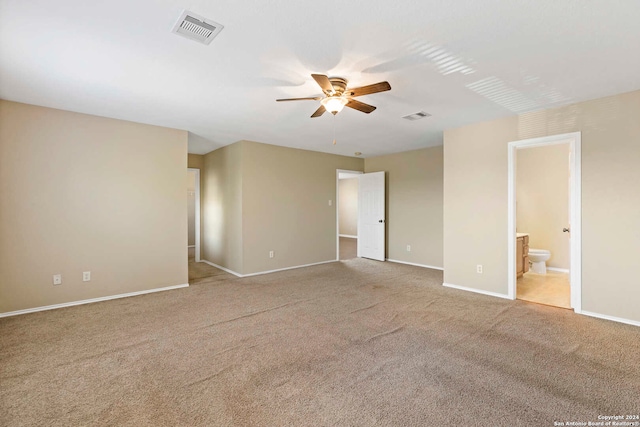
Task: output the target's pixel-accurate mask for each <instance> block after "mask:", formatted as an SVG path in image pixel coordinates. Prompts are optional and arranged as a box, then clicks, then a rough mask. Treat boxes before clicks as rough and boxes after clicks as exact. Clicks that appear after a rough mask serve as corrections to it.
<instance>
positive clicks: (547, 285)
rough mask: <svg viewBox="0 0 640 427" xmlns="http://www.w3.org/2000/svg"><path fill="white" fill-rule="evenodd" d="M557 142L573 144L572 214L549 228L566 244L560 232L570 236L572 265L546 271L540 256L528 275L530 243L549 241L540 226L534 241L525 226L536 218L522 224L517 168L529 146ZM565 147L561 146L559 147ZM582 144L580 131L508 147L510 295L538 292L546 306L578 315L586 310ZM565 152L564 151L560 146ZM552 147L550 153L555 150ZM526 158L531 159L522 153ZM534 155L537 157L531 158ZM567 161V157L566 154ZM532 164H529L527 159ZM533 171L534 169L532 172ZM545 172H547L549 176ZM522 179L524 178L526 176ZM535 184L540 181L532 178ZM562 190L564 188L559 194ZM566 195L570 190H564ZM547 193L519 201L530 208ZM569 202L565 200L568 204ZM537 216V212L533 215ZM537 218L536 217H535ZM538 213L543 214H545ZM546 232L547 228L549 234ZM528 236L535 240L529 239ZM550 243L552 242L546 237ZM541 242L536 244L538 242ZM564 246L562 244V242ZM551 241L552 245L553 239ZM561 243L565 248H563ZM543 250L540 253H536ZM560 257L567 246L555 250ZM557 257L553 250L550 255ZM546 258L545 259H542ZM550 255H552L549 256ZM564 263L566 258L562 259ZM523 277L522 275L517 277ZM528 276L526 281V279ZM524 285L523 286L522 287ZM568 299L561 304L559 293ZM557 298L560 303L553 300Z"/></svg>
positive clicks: (569, 250)
mask: <svg viewBox="0 0 640 427" xmlns="http://www.w3.org/2000/svg"><path fill="white" fill-rule="evenodd" d="M557 145H565V146H568V153H569V177H568V187H569V188H568V196H569V197H568V213H567V215H566V216H565V218H566V220H567V222H568V224H567V225H566V226H564V227H561V229H560V230H556V229H555V228H558V227H557V226H554V229H553V230H546V231H548V232H549V234H553V235H555V241H557V242H561V241H562V239H561V238H558V236H557V234H558V233H560V232H563V233H564V236H565V239H566V236H569V238H568V256H569V260H568V261H566V260H565V262H566V265H567V266H568V267H569V268H568V272H567V270H566V268H562V267H551V268H550V269H548V271H545V266H546V262H543V263H541V262H540V260H539V259H540V258H538V257H537V258H536V259H537V264H535V265H533V267H534V270H535V272H532V273H529V272H524V271H526V270H528V267H529V264H531V263H529V259H528V258H527V253H528V250H529V245H531V243H533V242H541V241H545V240H544V238H542V237H541V235H542V234H544V232H542V231H540V229H537V230H536V232H535V240H533V237H532V235H530V233H529V231H528V230H525V229H523V228H522V227H530V228H532V229H534V226H533V225H532V224H533V222H531V221H521V222H520V224H519V223H518V219H517V218H518V211H520V212H521V217H522V216H523V209H524V208H525V206H520V207H519V206H518V202H519V201H518V188H517V181H518V179H517V178H518V169H517V163H518V159H519V155H518V154H519V152H520V150H528V149H533V148H536V147H539V148H543V147H548V148H553V146H557ZM560 148H562V147H560ZM580 148H581V134H580V132H574V133H568V134H561V135H555V136H549V137H542V138H533V139H527V140H521V141H513V142H510V143H509V146H508V150H509V151H508V192H509V193H508V208H509V211H508V233H507V236H508V244H507V247H508V295H509V298H511V299H516V298H522V299H527V300H531V299H530V296H531V295H535V294H537V295H538V296H537V297H535V298H538V299H539V300H538V301H535V302H541V303H543V304H548V305H556V306H563V307H565V308H572V309H573V310H574V311H575V312H576V313H580V312H581V304H582V298H581V295H582V292H581V289H582V277H581V270H582V269H581V197H580V194H581V193H580V186H581V178H580V177H581V173H580ZM559 151H561V150H559ZM550 152H551V151H549V153H550ZM520 158H521V160H523V159H524V158H526V157H522V156H520ZM531 158H533V157H531ZM565 159H566V157H565ZM527 164H530V163H527ZM565 164H566V163H565ZM522 166H523V168H524V167H525V163H524V161H523V165H522ZM529 173H533V172H531V171H529ZM538 173H539V176H542V175H543V174H546V173H547V171H545V170H544V167H542V168H541V169H540V170H539V172H538ZM545 176H546V175H545ZM521 179H522V178H521ZM527 181H532V182H535V180H529V179H527ZM557 185H558V186H562V185H564V186H565V188H566V186H567V184H566V181H565V182H563V183H558V184H557ZM560 193H562V192H560ZM565 194H566V193H565ZM545 196H547V195H544V194H543V195H538V196H537V197H538V199H537V200H538V201H537V202H536V198H535V197H532V198H531V200H525V199H523V198H522V195H521V200H520V204H521V205H526V203H530V205H529V206H530V207H531V206H535V203H538V204H540V203H541V202H540V201H545V202H548V200H545V199H544V197H545ZM564 203H567V201H566V199H565V202H564ZM532 215H533V213H532ZM533 216H535V215H533ZM539 216H542V214H540V215H539ZM546 231H545V232H546ZM529 239H532V241H530V240H529ZM547 241H549V240H547ZM536 244H537V243H536ZM558 244H561V243H558ZM548 245H552V244H551V243H549V244H548ZM558 247H560V246H558ZM538 249H541V250H543V251H544V250H548V249H547V248H538ZM536 252H537V253H538V254H540V252H539V251H536ZM556 252H557V258H558V259H561V258H562V249H559V250H556ZM550 255H552V254H550ZM519 256H522V257H523V259H522V260H521V259H519V258H518V257H519ZM542 258H545V257H542ZM549 259H550V258H549ZM558 262H561V261H558ZM518 277H521V279H518ZM525 277H526V280H522V279H523V278H525ZM567 279H568V281H569V285H568V289H569V292H570V297H567V296H566V295H565V296H562V295H561V294H562V291H561V290H560V291H558V289H561V286H562V283H563V280H567ZM519 286H521V288H520V287H519ZM554 294H560V295H559V297H560V298H563V297H567V298H566V299H567V300H568V301H567V302H564V303H559V302H558V301H561V299H555V298H557V297H558V295H554ZM554 301H556V302H554Z"/></svg>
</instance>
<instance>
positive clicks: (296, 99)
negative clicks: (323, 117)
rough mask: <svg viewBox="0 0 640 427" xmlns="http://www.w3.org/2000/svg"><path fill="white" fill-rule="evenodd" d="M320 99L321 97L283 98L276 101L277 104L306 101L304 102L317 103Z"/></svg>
mask: <svg viewBox="0 0 640 427" xmlns="http://www.w3.org/2000/svg"><path fill="white" fill-rule="evenodd" d="M320 99H322V97H321V96H311V97H308V98H285V99H276V101H277V102H282V101H306V100H313V101H318V100H320Z"/></svg>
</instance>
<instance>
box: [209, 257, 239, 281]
mask: <svg viewBox="0 0 640 427" xmlns="http://www.w3.org/2000/svg"><path fill="white" fill-rule="evenodd" d="M200 262H204V263H205V264H209V265H210V266H211V267H215V268H217V269H219V270H222V271H226V272H227V273H229V274H233V275H234V276H236V277H244V276H243V275H242V274H240V273H236V272H235V271H233V270H229V269H228V268H224V267H223V266H221V265H218V264H214V263H212V262H211V261H207V260H206V259H201V260H200Z"/></svg>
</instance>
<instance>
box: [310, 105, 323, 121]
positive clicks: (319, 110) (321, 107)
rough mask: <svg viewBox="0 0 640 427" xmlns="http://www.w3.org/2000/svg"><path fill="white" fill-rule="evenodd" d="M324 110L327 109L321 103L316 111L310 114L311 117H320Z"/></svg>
mask: <svg viewBox="0 0 640 427" xmlns="http://www.w3.org/2000/svg"><path fill="white" fill-rule="evenodd" d="M325 111H327V110H326V109H325V108H324V105H321V106H320V108H318V109H317V110H316V112H315V113H313V114H312V115H311V118H314V117H320V116H321V115H323V114H324V112H325Z"/></svg>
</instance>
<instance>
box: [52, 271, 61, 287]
mask: <svg viewBox="0 0 640 427" xmlns="http://www.w3.org/2000/svg"><path fill="white" fill-rule="evenodd" d="M53 284H54V285H62V274H54V275H53Z"/></svg>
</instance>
